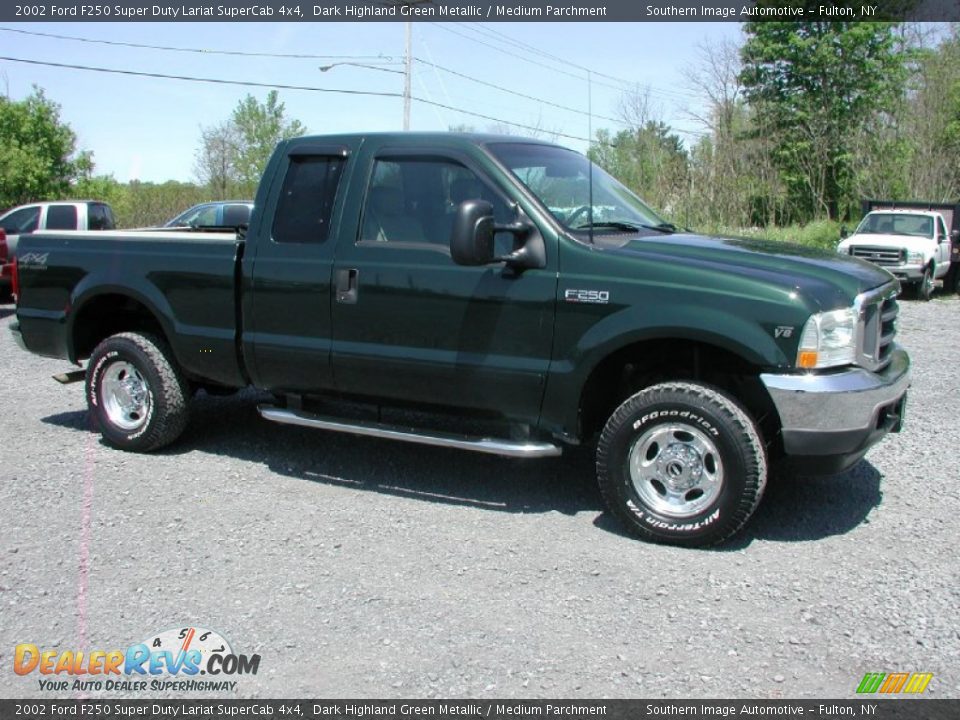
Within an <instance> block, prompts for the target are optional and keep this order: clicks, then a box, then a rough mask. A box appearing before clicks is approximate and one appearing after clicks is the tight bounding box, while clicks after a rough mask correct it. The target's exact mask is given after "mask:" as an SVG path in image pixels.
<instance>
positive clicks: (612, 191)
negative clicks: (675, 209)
mask: <svg viewBox="0 0 960 720" xmlns="http://www.w3.org/2000/svg"><path fill="white" fill-rule="evenodd" d="M489 149H490V151H491V152H492V153H493V154H494V156H496V158H497V159H498V160H499V161H500V162H502V163H503V164H504V165H506V166H507V168H509V169H510V171H511V172H512V173H513V174H514V175H515V176H516V178H517V179H518V180H519V181H520V182H521V183H523V184H524V185H525V186H526V187H527V189H529V190H530V192H532V193H533V194H534V195H536V196H537V198H538V199H539V200H540V202H541V203H543V205H544V206H545V207H546V208H547V210H549V211H550V214H551V215H553V216H554V217H555V218H556V219H557V221H558V222H560V223H561V224H562V225H563V226H564V227H566V228H567V229H569V230H575V231H580V232H585V231H587V230H589V229H591V228H594V229H596V230H599V231H601V232H602V231H603V230H605V229H608V230H619V231H623V230H629V229H639V228H641V227H651V228H656V227H661V226H662V227H672V226H671V225H670V224H669V223H667V222H665V221H664V220H663V219H662V218H661V217H659V216H658V215H657V214H656V213H655V212H654V211H653V210H651V209H650V208H649V207H648V206H647V204H646V203H645V202H643V200H641V199H640V198H638V197H637V196H636V195H634V194H633V193H632V192H630V190H628V189H627V188H626V187H624V186H623V185H622V184H620V182H619V181H617V180H615V179H614V178H613V177H611V176H610V175H608V174H607V173H606V172H604V171H603V170H601V169H600V168H599V167H597V166H596V165H593V188H592V189H591V187H590V184H591V183H590V167H591V163H590V161H589V160H587V158H585V157H584V156H583V155H580V154H579V153H575V152H573V151H572V150H566V149H564V148H560V147H555V146H552V145H536V144H532V143H494V144H491V145H490V146H489ZM591 211H592V212H591Z"/></svg>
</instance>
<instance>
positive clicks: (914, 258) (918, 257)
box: [907, 250, 923, 265]
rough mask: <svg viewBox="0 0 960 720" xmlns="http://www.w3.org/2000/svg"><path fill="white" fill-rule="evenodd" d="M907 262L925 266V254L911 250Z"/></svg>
mask: <svg viewBox="0 0 960 720" xmlns="http://www.w3.org/2000/svg"><path fill="white" fill-rule="evenodd" d="M907 262H908V263H910V264H911V265H923V253H922V252H913V251H912V250H911V251H910V252H908V253H907Z"/></svg>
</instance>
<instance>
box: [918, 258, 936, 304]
mask: <svg viewBox="0 0 960 720" xmlns="http://www.w3.org/2000/svg"><path fill="white" fill-rule="evenodd" d="M913 290H914V295H913V296H914V297H915V298H916V299H917V300H919V301H920V302H930V297H931V296H932V295H933V268H931V267H930V266H929V265H927V267H925V268H924V269H923V277H921V278H920V282H918V283H917V284H916V285H915V286H914V288H913Z"/></svg>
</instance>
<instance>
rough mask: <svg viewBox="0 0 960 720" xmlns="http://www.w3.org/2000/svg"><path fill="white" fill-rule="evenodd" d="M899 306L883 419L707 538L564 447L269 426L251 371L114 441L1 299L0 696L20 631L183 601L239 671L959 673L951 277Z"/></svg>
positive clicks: (695, 678)
mask: <svg viewBox="0 0 960 720" xmlns="http://www.w3.org/2000/svg"><path fill="white" fill-rule="evenodd" d="M901 308H902V309H901V321H900V342H901V343H902V344H903V345H905V346H906V347H907V348H908V349H909V350H910V352H911V354H912V356H913V361H914V381H913V389H912V390H911V395H910V403H909V407H908V414H907V427H906V429H905V431H904V432H903V433H901V434H900V435H898V436H891V437H889V438H888V439H887V440H886V441H884V442H883V443H881V444H880V445H879V446H877V447H876V448H875V449H873V450H872V451H871V452H870V454H869V455H868V457H867V460H866V461H864V462H862V463H860V464H859V465H858V466H857V467H855V468H854V469H853V470H852V471H850V472H848V473H846V474H844V475H842V476H838V477H831V478H820V479H809V480H805V481H803V482H798V483H787V482H773V483H772V484H771V486H770V487H769V489H768V493H767V495H766V497H765V499H764V501H763V503H762V505H761V507H760V509H759V510H758V512H757V515H756V516H755V517H754V519H753V521H752V522H751V524H750V525H749V526H748V527H747V528H746V530H745V532H743V533H742V534H741V535H740V536H739V538H737V539H736V540H735V541H734V542H732V543H731V544H728V545H726V546H724V547H722V548H719V549H714V550H706V551H704V550H681V549H675V548H668V547H659V546H652V545H646V544H643V543H641V542H638V541H636V540H633V539H630V538H628V537H626V536H624V535H623V534H621V532H620V530H619V529H618V527H617V526H616V525H615V523H614V522H613V521H612V520H611V519H610V518H608V517H607V516H606V515H605V514H603V512H602V510H601V505H600V497H599V494H598V492H597V490H596V488H595V485H594V480H593V469H592V457H591V456H590V455H589V454H588V453H587V452H583V451H581V452H575V453H568V454H566V455H565V456H564V457H563V458H560V459H556V460H547V461H542V460H541V461H516V460H507V459H499V458H494V457H486V456H478V455H474V454H467V453H458V452H456V451H451V450H443V449H436V448H425V447H418V446H411V445H404V444H401V443H391V442H387V441H380V440H372V439H363V438H356V437H353V436H348V435H338V434H333V433H322V432H318V431H311V430H307V429H300V428H293V427H284V426H279V425H273V424H270V423H267V422H265V421H263V420H261V419H259V418H258V417H257V415H256V412H255V402H256V396H255V395H253V394H250V393H245V394H243V395H242V396H238V397H231V398H209V397H201V398H198V399H196V400H195V401H194V406H193V410H194V415H193V420H192V422H191V426H190V428H189V429H188V431H187V434H186V435H185V436H184V438H183V439H182V440H181V441H180V442H179V443H178V444H176V445H175V446H174V447H172V448H170V449H168V450H166V451H163V452H161V453H158V454H155V455H149V456H145V455H133V454H127V453H123V452H119V451H116V450H112V449H110V448H109V447H107V446H105V445H103V444H102V443H101V442H100V440H99V436H98V435H96V434H94V433H92V432H90V431H89V429H88V425H87V419H86V414H85V409H84V408H85V406H84V401H83V390H82V385H70V386H60V385H58V384H57V383H55V382H53V381H52V380H51V379H50V376H51V375H52V374H54V373H57V372H62V371H63V370H65V369H68V368H67V367H66V365H65V363H63V362H61V361H51V360H45V359H41V358H38V357H35V356H33V355H29V354H26V353H23V352H21V351H20V350H19V349H18V348H16V346H15V345H14V343H13V342H12V339H11V338H10V334H9V332H7V327H8V325H9V324H10V322H11V319H12V314H13V308H12V306H10V305H3V306H0V527H3V529H4V530H3V533H2V536H0V603H2V610H0V668H2V672H0V695H2V696H3V697H37V696H43V695H44V693H43V692H41V691H40V690H39V688H38V684H37V674H36V673H34V674H33V675H32V676H30V677H18V676H16V675H14V673H13V672H11V670H10V668H11V665H12V660H13V649H14V647H15V645H17V644H18V643H26V642H30V643H36V644H37V645H39V646H41V648H42V649H45V648H59V649H61V650H67V649H69V650H78V649H80V650H88V649H95V648H97V649H118V648H125V647H127V646H128V645H129V644H131V643H134V642H138V641H141V640H143V639H145V638H147V637H152V636H153V635H154V634H156V633H157V632H159V631H161V630H165V629H169V628H176V627H186V626H190V625H199V626H203V627H210V628H214V629H216V630H218V631H220V632H221V633H222V634H223V635H224V636H225V637H227V638H228V639H229V640H230V641H231V642H232V644H233V648H234V650H235V651H238V652H244V653H259V654H260V655H261V658H262V660H261V664H260V671H259V673H258V674H257V675H255V676H245V677H240V678H237V680H238V684H237V689H236V695H238V696H242V697H248V696H263V697H291V696H293V697H297V696H310V697H314V696H327V697H418V696H431V697H432V696H445V697H465V696H470V697H480V698H483V697H490V698H493V697H647V698H656V697H672V698H676V697H689V696H694V697H697V696H702V697H731V696H749V697H755V698H779V697H834V698H850V697H852V696H853V695H854V689H855V688H856V686H857V684H858V683H859V681H860V679H861V678H862V676H863V674H864V673H865V672H868V671H869V672H894V671H916V672H932V673H934V679H933V681H932V682H931V684H930V686H929V689H928V691H927V692H928V693H929V694H931V695H933V696H935V697H960V625H958V623H957V608H958V607H960V562H958V560H957V546H958V540H960V531H958V528H960V524H958V517H960V488H958V470H957V467H958V465H957V458H958V454H960V363H958V361H957V358H958V353H960V297H956V296H946V297H944V296H939V295H938V296H936V297H935V299H934V301H932V302H930V303H926V304H924V303H919V302H909V301H904V302H902V303H901ZM200 695H201V696H210V695H211V694H210V693H202V694H200ZM228 695H229V693H228ZM46 696H47V697H58V696H61V697H64V696H65V697H70V696H72V694H71V693H59V694H53V695H51V694H49V693H48V694H47V695H46ZM115 696H116V697H126V696H127V695H126V694H121V695H115Z"/></svg>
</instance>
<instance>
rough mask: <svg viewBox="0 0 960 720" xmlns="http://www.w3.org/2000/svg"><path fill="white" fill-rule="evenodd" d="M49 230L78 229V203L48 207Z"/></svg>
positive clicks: (47, 227) (47, 225) (47, 226)
mask: <svg viewBox="0 0 960 720" xmlns="http://www.w3.org/2000/svg"><path fill="white" fill-rule="evenodd" d="M46 229H47V230H76V229H77V206H76V205H50V206H48V207H47V224H46Z"/></svg>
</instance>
